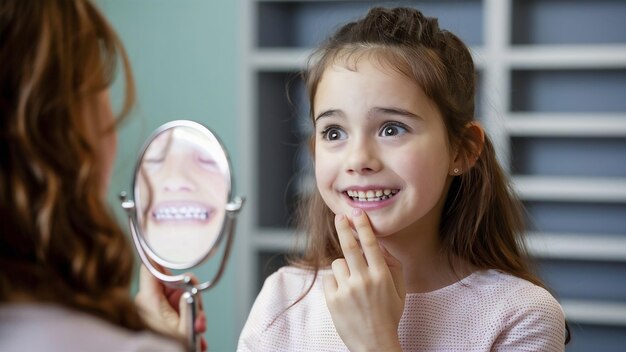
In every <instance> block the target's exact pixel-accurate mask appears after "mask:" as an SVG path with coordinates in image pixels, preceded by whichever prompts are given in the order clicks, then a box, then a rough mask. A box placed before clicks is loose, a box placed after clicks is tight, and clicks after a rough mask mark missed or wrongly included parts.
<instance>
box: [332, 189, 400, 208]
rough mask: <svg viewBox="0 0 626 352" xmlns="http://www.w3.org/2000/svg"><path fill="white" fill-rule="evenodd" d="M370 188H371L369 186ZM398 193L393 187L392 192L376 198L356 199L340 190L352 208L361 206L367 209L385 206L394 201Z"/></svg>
mask: <svg viewBox="0 0 626 352" xmlns="http://www.w3.org/2000/svg"><path fill="white" fill-rule="evenodd" d="M369 189H372V188H369ZM351 190H352V189H351ZM398 193H400V190H399V189H394V190H393V192H392V193H390V194H388V195H386V196H385V195H384V194H383V196H382V197H377V198H378V199H376V200H374V199H371V198H370V199H367V200H356V199H355V198H353V197H351V196H349V195H348V192H347V191H344V192H342V195H343V197H344V198H345V199H346V201H347V202H348V204H350V206H351V207H353V208H361V209H367V210H375V209H381V208H384V207H386V206H389V205H390V204H392V203H393V202H394V201H395V198H396V195H397V194H398Z"/></svg>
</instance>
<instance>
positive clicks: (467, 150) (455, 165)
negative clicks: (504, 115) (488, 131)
mask: <svg viewBox="0 0 626 352" xmlns="http://www.w3.org/2000/svg"><path fill="white" fill-rule="evenodd" d="M484 145H485V131H484V130H483V128H482V127H481V126H480V123H478V122H477V121H472V122H469V123H468V124H467V125H465V131H464V132H463V138H462V141H461V143H460V144H459V146H458V149H457V151H456V156H455V158H454V161H453V162H452V164H451V165H450V168H451V169H450V170H449V174H450V175H452V176H458V175H460V174H462V173H463V172H465V171H467V170H469V169H471V168H472V166H474V164H475V163H476V160H478V158H479V157H480V154H481V153H482V151H483V146H484Z"/></svg>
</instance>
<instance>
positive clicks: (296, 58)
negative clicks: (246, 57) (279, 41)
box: [250, 49, 311, 71]
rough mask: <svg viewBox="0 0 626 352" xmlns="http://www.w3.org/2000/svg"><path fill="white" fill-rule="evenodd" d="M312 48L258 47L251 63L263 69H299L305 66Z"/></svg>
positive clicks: (256, 67)
mask: <svg viewBox="0 0 626 352" xmlns="http://www.w3.org/2000/svg"><path fill="white" fill-rule="evenodd" d="M310 53H311V49H257V50H256V51H254V53H253V55H252V57H251V60H250V61H251V64H252V66H253V67H254V68H255V69H257V70H263V71H297V70H301V69H302V68H304V66H305V64H306V61H307V59H308V57H309V54H310Z"/></svg>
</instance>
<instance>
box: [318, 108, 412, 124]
mask: <svg viewBox="0 0 626 352" xmlns="http://www.w3.org/2000/svg"><path fill="white" fill-rule="evenodd" d="M376 115H399V116H406V117H410V118H414V119H418V120H423V119H424V118H423V117H421V116H419V115H417V114H414V113H412V112H410V111H408V110H404V109H400V108H389V107H374V108H371V109H370V111H369V112H368V116H367V117H368V119H371V118H372V117H373V116H376ZM331 116H338V117H345V113H344V112H343V111H342V110H340V109H330V110H326V111H324V112H322V113H320V114H319V115H317V117H315V122H316V123H317V121H318V120H319V119H321V118H324V117H331Z"/></svg>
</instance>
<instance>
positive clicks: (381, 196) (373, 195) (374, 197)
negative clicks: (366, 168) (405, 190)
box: [345, 189, 400, 202]
mask: <svg viewBox="0 0 626 352" xmlns="http://www.w3.org/2000/svg"><path fill="white" fill-rule="evenodd" d="M399 191H400V190H398V189H376V190H373V189H372V190H367V191H353V190H348V191H346V192H345V193H346V194H348V197H350V198H352V200H354V201H358V202H377V201H381V200H385V199H389V198H391V197H393V196H395V195H396V194H397V193H398V192H399Z"/></svg>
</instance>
